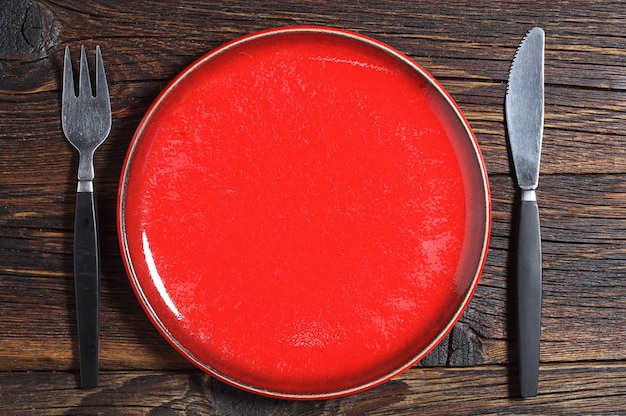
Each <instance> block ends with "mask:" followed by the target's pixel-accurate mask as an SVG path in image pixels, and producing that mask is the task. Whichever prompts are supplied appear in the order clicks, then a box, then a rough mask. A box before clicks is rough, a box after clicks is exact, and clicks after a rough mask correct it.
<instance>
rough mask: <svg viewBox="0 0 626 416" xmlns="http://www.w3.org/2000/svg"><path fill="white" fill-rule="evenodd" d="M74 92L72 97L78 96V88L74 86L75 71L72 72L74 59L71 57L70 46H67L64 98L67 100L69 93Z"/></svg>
mask: <svg viewBox="0 0 626 416" xmlns="http://www.w3.org/2000/svg"><path fill="white" fill-rule="evenodd" d="M70 93H71V94H72V95H71V96H72V97H75V96H76V90H75V88H74V73H73V72H72V60H71V59H70V47H69V46H66V47H65V60H64V62H63V92H62V99H63V100H64V101H65V100H66V99H67V97H69V95H68V94H70Z"/></svg>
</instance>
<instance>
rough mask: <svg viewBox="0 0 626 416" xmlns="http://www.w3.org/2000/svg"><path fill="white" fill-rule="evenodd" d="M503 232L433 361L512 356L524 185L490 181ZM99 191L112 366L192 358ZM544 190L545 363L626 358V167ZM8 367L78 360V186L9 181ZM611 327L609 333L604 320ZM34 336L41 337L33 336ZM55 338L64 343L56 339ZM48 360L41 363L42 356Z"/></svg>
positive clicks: (1, 271) (563, 179) (4, 353)
mask: <svg viewBox="0 0 626 416" xmlns="http://www.w3.org/2000/svg"><path fill="white" fill-rule="evenodd" d="M491 190H492V197H493V230H492V237H491V243H490V251H489V254H488V257H487V264H486V267H485V269H484V272H483V276H482V279H481V283H480V285H479V287H478V290H477V291H476V293H475V295H474V298H473V299H472V302H471V303H470V305H469V307H468V309H467V311H466V313H465V314H464V315H463V317H462V318H461V321H460V324H459V325H457V328H455V330H454V332H453V334H452V338H450V339H448V340H446V341H445V342H444V343H443V344H442V346H441V347H440V349H439V350H438V351H436V352H435V353H434V355H433V356H432V357H430V358H429V360H426V361H425V363H424V364H425V365H452V366H458V365H476V364H481V363H492V364H499V363H505V362H514V360H515V358H514V356H515V355H514V353H515V349H514V348H515V316H514V302H515V299H514V287H515V286H514V276H513V275H512V272H511V270H512V267H511V262H512V259H511V257H510V254H509V253H510V248H511V246H512V245H513V244H514V241H511V237H510V235H511V227H512V225H511V222H512V221H513V210H514V206H513V199H514V198H515V189H514V187H513V183H512V181H511V179H510V178H508V177H504V176H493V177H492V178H491ZM104 191H105V192H104V198H101V199H100V200H99V202H100V207H99V208H100V212H101V223H102V229H103V235H102V243H103V244H102V245H103V247H102V249H103V254H104V262H103V277H102V366H103V368H104V369H113V370H119V369H124V368H129V369H141V368H154V369H159V368H161V369H167V368H185V367H188V364H186V363H185V362H184V361H183V360H182V359H181V358H180V357H178V354H176V353H175V352H174V351H173V350H172V349H171V348H170V347H169V346H168V345H167V344H166V343H165V341H163V340H162V339H161V337H160V335H159V334H158V333H157V332H156V330H155V329H154V328H153V327H152V325H151V324H150V323H149V321H148V320H147V318H146V317H145V314H144V313H143V311H142V310H141V308H140V307H139V305H138V303H137V301H136V299H135V297H134V294H133V292H132V289H131V287H130V285H129V283H128V281H127V279H126V275H125V272H124V270H123V266H122V261H121V257H120V254H119V250H118V246H117V236H116V231H115V215H114V211H115V197H114V195H113V194H114V187H112V186H111V187H109V188H107V187H105V189H104ZM538 195H539V205H540V214H541V220H542V236H543V252H544V307H543V314H544V316H543V335H542V360H543V361H544V362H563V361H579V360H591V359H602V360H624V359H626V355H624V354H625V353H624V351H623V350H622V349H619V348H615V347H614V345H616V343H620V342H621V341H622V339H621V338H622V334H624V333H626V287H624V286H623V285H620V284H619V282H620V281H621V280H622V278H623V276H624V274H626V238H624V237H623V235H626V176H623V175H596V176H569V175H559V176H556V175H551V176H546V177H544V178H542V180H541V185H540V191H539V192H538ZM0 199H6V200H10V201H12V202H11V203H8V204H7V205H6V206H5V207H4V209H3V212H2V215H1V216H0V219H1V220H2V225H1V226H0V256H2V258H3V261H2V262H1V263H0V276H1V277H2V278H1V279H0V315H2V316H3V317H4V319H2V320H0V337H1V338H2V339H3V342H2V343H0V370H2V369H4V370H8V369H18V370H27V369H30V368H33V367H32V366H33V365H35V364H36V366H37V368H41V369H46V370H66V369H71V368H76V365H77V363H76V359H75V355H76V354H75V351H74V346H73V339H74V338H75V324H74V316H73V313H74V312H73V310H74V305H73V302H74V301H73V280H72V274H71V270H72V265H71V264H72V263H71V262H72V260H71V244H72V243H71V239H72V237H71V236H72V234H71V227H72V209H73V189H71V190H70V189H67V187H66V186H65V185H57V186H52V185H49V186H47V187H45V188H42V187H37V186H30V187H25V188H24V187H5V188H0ZM608 326H610V327H611V328H612V330H611V331H607V330H606V328H607V327H608ZM34 334H36V336H35V335H34ZM48 345H55V346H58V347H60V346H62V348H54V349H49V348H47V346H48ZM42 361H43V362H42Z"/></svg>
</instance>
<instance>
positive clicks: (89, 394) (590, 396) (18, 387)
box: [0, 362, 626, 416]
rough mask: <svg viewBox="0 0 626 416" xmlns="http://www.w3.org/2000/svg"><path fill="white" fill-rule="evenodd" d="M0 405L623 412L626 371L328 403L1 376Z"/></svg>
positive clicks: (97, 409)
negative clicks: (529, 389) (531, 388)
mask: <svg viewBox="0 0 626 416" xmlns="http://www.w3.org/2000/svg"><path fill="white" fill-rule="evenodd" d="M0 386H2V389H1V390H0V407H1V408H2V410H3V412H5V413H6V414H11V415H16V416H18V415H31V414H33V413H35V414H68V415H71V414H82V415H86V414H90V415H91V414H93V415H96V414H106V415H129V416H130V415H148V414H150V415H151V414H168V415H189V414H203V415H207V416H235V415H236V416H253V415H254V416H260V415H276V416H279V415H291V416H296V415H299V416H305V415H306V416H312V415H316V416H335V415H351V416H383V415H407V416H408V415H415V414H419V415H441V414H454V415H470V414H481V415H519V414H533V415H541V414H545V415H554V414H567V415H590V414H594V415H597V414H610V413H613V414H615V413H617V414H619V412H621V411H623V404H624V400H625V399H626V366H624V365H623V364H617V363H603V362H598V363H580V364H576V365H573V364H570V365H567V364H551V365H542V366H541V369H540V373H539V392H540V394H539V396H538V397H536V398H531V399H525V400H520V399H517V398H516V391H515V372H514V370H512V369H510V368H507V367H503V366H484V367H480V368H476V367H474V368H466V369H445V370H442V369H437V368H427V369H424V368H419V369H410V370H408V371H407V372H405V373H404V374H402V375H400V376H398V377H396V378H395V379H393V380H391V381H389V382H387V383H385V384H383V385H381V386H379V387H376V388H374V389H372V390H369V391H366V392H363V393H359V394H355V395H352V396H348V397H344V398H340V399H334V400H326V401H304V402H298V401H286V400H275V399H270V398H266V397H261V396H256V395H253V394H249V393H245V392H243V391H240V390H237V389H235V388H232V387H229V386H226V385H224V384H222V383H220V382H218V381H216V380H213V379H211V378H210V377H208V376H206V375H204V374H202V373H200V372H199V371H180V372H127V371H125V372H107V373H103V374H102V375H101V377H100V385H99V386H98V388H96V389H92V390H81V389H79V388H78V387H77V386H78V381H77V374H75V373H65V372H60V373H46V372H39V373H0Z"/></svg>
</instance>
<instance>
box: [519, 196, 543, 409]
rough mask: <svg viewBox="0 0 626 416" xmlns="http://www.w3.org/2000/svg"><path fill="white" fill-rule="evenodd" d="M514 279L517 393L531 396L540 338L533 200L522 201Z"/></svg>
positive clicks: (538, 259)
mask: <svg viewBox="0 0 626 416" xmlns="http://www.w3.org/2000/svg"><path fill="white" fill-rule="evenodd" d="M532 194H533V195H534V192H533V193H532ZM533 199H534V198H533ZM516 280H517V320H518V326H517V342H518V353H519V356H518V357H519V361H518V363H519V364H518V365H519V383H520V394H521V396H522V397H534V396H536V395H537V382H538V377H539V345H540V341H541V232H540V226H539V208H538V206H537V201H536V200H524V199H522V202H521V206H520V218H519V233H518V241H517V278H516Z"/></svg>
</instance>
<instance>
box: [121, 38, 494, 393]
mask: <svg viewBox="0 0 626 416" xmlns="http://www.w3.org/2000/svg"><path fill="white" fill-rule="evenodd" d="M489 224H490V205H489V190H488V182H487V177H486V171H485V167H484V164H483V161H482V158H481V155H480V152H479V150H478V146H477V143H476V140H475V139H474V137H473V135H472V133H471V131H470V128H469V126H468V124H467V122H466V121H465V119H464V118H463V116H462V115H461V112H460V111H459V109H458V108H457V106H456V105H455V104H454V102H453V101H452V100H451V99H450V97H449V96H448V94H446V93H445V91H444V90H443V89H442V88H441V87H440V86H439V84H438V83H437V82H436V81H435V80H434V79H433V78H432V77H431V76H430V75H428V74H427V73H426V72H425V71H424V70H423V69H422V68H420V67H419V66H417V65H416V64H415V63H413V62H412V61H410V60H409V59H408V58H406V57H405V56H403V55H402V54H400V53H398V52H397V51H395V50H393V49H391V48H390V47H388V46H386V45H383V44H381V43H379V42H376V41H374V40H371V39H369V38H365V37H363V36H360V35H357V34H353V33H349V32H344V31H339V30H334V29H327V28H315V27H313V28H312V27H299V28H284V29H276V30H271V31H267V32H262V33H258V34H254V35H251V36H248V37H245V38H242V39H239V40H237V41H234V42H231V43H229V44H227V45H225V46H223V47H221V48H219V49H217V50H215V51H213V52H211V53H209V54H207V55H206V56H204V57H203V58H201V59H200V60H199V61H197V62H196V63H194V64H193V65H191V66H190V67H189V68H188V69H186V70H185V71H184V72H183V73H182V74H181V75H180V76H178V77H177V78H176V79H175V80H174V81H173V83H172V84H171V85H170V86H169V87H168V88H166V90H165V91H164V92H163V93H162V94H161V96H160V97H159V98H158V100H157V101H156V102H155V104H154V105H153V106H152V108H151V109H150V110H149V111H148V113H147V115H146V116H145V118H144V120H143V121H142V123H141V125H140V127H139V128H138V130H137V133H136V135H135V137H134V139H133V142H132V144H131V147H130V150H129V153H128V156H127V160H126V164H125V167H124V171H123V175H122V180H121V186H120V197H119V232H120V239H121V246H122V251H123V256H124V259H125V262H126V266H127V270H128V273H129V276H130V281H131V283H132V285H133V287H134V289H135V291H136V293H137V295H138V298H139V300H140V302H141V303H142V305H143V306H144V308H145V310H146V312H147V313H148V315H149V316H150V318H151V319H152V320H153V322H154V323H155V325H156V326H157V328H159V330H160V331H161V332H162V334H163V335H164V336H165V338H166V339H168V340H169V341H170V342H171V343H172V345H173V346H174V347H175V348H177V349H178V350H179V351H180V352H181V353H182V354H183V355H184V356H186V357H187V358H188V359H189V360H191V361H192V362H194V363H195V364H196V365H198V366H199V367H201V368H202V369H204V370H205V371H207V372H209V373H210V374H212V375H213V376H215V377H217V378H219V379H221V380H224V381H226V382H228V383H230V384H233V385H235V386H238V387H241V388H243V389H246V390H249V391H253V392H257V393H261V394H266V395H270V396H274V397H283V398H298V399H312V398H328V397H336V396H340V395H345V394H349V393H353V392H357V391H361V390H364V389H366V388H369V387H372V386H374V385H377V384H380V383H382V382H384V381H386V380H388V379H389V378H391V377H393V376H394V375H396V374H398V373H399V372H400V371H402V370H404V369H405V368H407V367H409V366H411V365H412V364H414V363H415V362H416V361H417V360H419V359H420V358H422V357H423V356H424V355H425V354H426V353H427V352H429V351H430V350H431V349H432V348H433V347H434V346H435V345H436V343H437V342H439V341H440V340H441V339H442V338H443V337H444V336H445V334H446V333H447V332H448V331H449V330H450V328H451V327H452V325H453V324H454V323H455V322H456V320H457V319H458V317H459V316H460V314H461V313H462V311H463V309H464V308H465V306H466V305H467V303H468V302H469V299H470V297H471V295H472V293H473V291H474V289H475V287H476V285H477V283H478V278H479V275H480V272H481V269H482V265H483V262H484V259H485V255H486V251H487V243H488V238H489Z"/></svg>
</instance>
